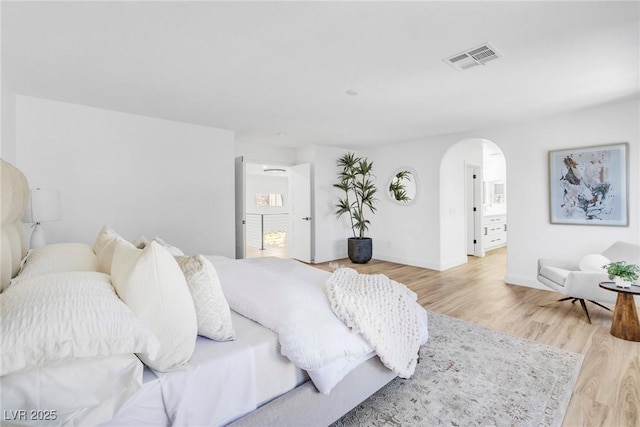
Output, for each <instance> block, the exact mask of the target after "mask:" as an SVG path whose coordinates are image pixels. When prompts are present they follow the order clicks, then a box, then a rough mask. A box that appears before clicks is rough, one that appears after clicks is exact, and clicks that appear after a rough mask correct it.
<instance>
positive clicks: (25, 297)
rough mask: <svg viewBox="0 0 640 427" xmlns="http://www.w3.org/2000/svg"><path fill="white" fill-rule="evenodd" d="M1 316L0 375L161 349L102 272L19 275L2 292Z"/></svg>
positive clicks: (149, 352)
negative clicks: (27, 276) (74, 361)
mask: <svg viewBox="0 0 640 427" xmlns="http://www.w3.org/2000/svg"><path fill="white" fill-rule="evenodd" d="M0 319H1V320H2V322H1V325H0V331H1V332H2V333H1V334H0V343H1V345H0V355H1V356H0V357H1V361H2V363H0V375H6V374H8V373H11V372H15V371H19V370H22V369H27V368H31V367H38V366H45V365H50V364H57V363H60V362H63V361H69V360H71V359H75V358H82V357H104V356H113V355H119V354H127V353H138V354H144V355H145V357H147V358H153V357H155V355H156V353H157V351H158V349H159V343H158V340H157V339H156V337H155V336H154V335H153V334H152V333H151V331H150V330H149V329H148V328H147V327H146V326H145V325H144V324H143V323H142V322H141V321H140V320H138V319H137V318H136V316H135V315H134V314H133V313H132V311H131V310H130V309H129V308H127V306H126V305H125V304H124V303H123V302H122V301H121V300H120V299H119V298H118V296H117V295H116V294H115V292H114V290H113V287H112V286H111V283H110V281H109V276H107V275H106V274H102V273H96V272H67V273H51V274H46V275H41V276H36V277H33V278H31V279H25V280H21V281H19V282H18V283H16V284H14V285H13V286H11V287H10V288H9V289H8V290H7V291H5V292H3V293H2V294H0Z"/></svg>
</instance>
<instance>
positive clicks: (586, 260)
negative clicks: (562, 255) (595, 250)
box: [578, 254, 611, 271]
mask: <svg viewBox="0 0 640 427" xmlns="http://www.w3.org/2000/svg"><path fill="white" fill-rule="evenodd" d="M610 262H611V261H609V258H607V257H606V256H604V255H600V254H589V255H585V256H583V257H582V258H581V259H580V263H579V264H578V265H579V266H580V270H581V271H604V269H603V268H602V267H603V266H605V265H607V264H609V263H610Z"/></svg>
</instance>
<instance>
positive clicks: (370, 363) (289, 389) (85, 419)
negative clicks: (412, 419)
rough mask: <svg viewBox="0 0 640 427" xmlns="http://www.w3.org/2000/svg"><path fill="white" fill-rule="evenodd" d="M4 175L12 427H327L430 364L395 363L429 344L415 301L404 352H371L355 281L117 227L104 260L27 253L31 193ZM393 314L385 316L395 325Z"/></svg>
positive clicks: (102, 239) (100, 245)
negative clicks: (203, 250)
mask: <svg viewBox="0 0 640 427" xmlns="http://www.w3.org/2000/svg"><path fill="white" fill-rule="evenodd" d="M1 166H2V253H1V258H2V283H1V285H2V293H1V294H0V302H1V304H2V307H1V308H2V325H1V326H2V328H3V329H2V337H1V338H2V348H1V350H2V363H1V364H0V369H1V371H2V372H1V374H2V376H1V377H0V392H1V396H0V398H1V399H0V401H1V402H2V403H1V405H2V407H1V408H0V409H1V413H2V416H3V418H2V422H3V424H6V425H70V426H75V425H83V426H84V425H104V426H131V425H136V426H144V425H147V426H161V425H190V426H191V425H208V426H213V425H234V426H249V425H277V426H282V425H292V426H294V425H295V426H299V425H318V426H326V425H329V424H331V423H332V422H333V421H335V420H337V419H338V418H339V417H340V416H342V415H343V414H345V413H346V412H348V411H349V410H350V409H352V408H354V407H355V406H357V405H358V404H359V403H360V402H362V401H363V400H364V399H366V398H367V397H368V396H370V395H371V394H373V393H375V392H376V391H377V390H379V389H380V388H381V387H383V386H384V385H385V384H387V383H388V382H389V381H391V380H392V379H393V378H395V377H396V376H397V375H398V373H400V374H401V375H403V376H407V374H409V375H410V371H411V369H410V366H409V365H411V366H415V362H416V360H415V358H417V350H416V352H415V353H416V354H415V357H414V356H411V357H410V358H408V359H402V360H398V359H397V356H398V354H396V353H397V351H396V347H398V348H399V347H403V346H404V345H405V343H406V345H407V346H409V347H407V348H408V352H409V353H411V351H413V350H412V349H413V348H414V347H415V346H416V343H417V345H418V347H419V345H421V344H422V343H424V342H425V341H426V340H427V338H428V336H427V318H426V312H425V311H424V310H423V309H422V308H421V307H419V306H418V305H417V303H415V295H413V300H412V296H411V293H410V291H408V290H406V295H405V290H404V289H402V287H399V288H397V289H399V291H398V292H400V293H401V294H402V295H400V296H401V297H402V298H404V297H407V299H406V303H405V306H404V309H403V310H404V311H403V313H408V315H409V316H410V320H407V321H405V323H407V324H408V325H410V326H408V327H407V329H406V331H405V330H404V329H403V330H402V332H401V333H397V330H396V334H395V335H396V336H397V337H396V339H397V340H399V341H398V342H396V343H393V345H392V346H391V347H393V348H388V347H389V346H388V343H380V340H378V342H376V341H375V339H373V341H372V338H375V337H372V335H376V332H375V331H376V330H378V329H380V327H379V325H378V326H377V327H376V328H373V329H367V328H368V327H369V325H368V324H365V325H360V326H358V325H359V324H358V323H357V320H358V319H357V317H358V316H356V315H355V314H354V313H353V312H347V311H345V314H343V315H344V316H347V317H346V318H343V317H341V315H342V314H341V313H342V311H340V310H342V308H340V307H343V306H342V305H340V304H341V303H340V301H343V300H344V301H346V300H347V299H348V298H347V296H348V295H347V294H346V293H345V292H347V289H348V288H345V287H341V285H342V282H345V280H346V281H351V282H353V281H355V279H353V278H352V279H349V277H351V276H349V275H350V274H353V272H347V271H346V269H345V271H343V272H342V273H344V274H342V275H341V276H338V275H336V273H333V274H332V273H328V272H325V271H321V270H319V269H316V268H313V267H310V266H307V265H305V264H302V263H300V262H297V261H294V260H284V259H277V258H264V259H253V260H233V259H229V258H225V257H219V256H203V255H192V256H185V255H184V254H182V253H181V251H180V250H179V249H177V248H175V247H172V246H171V245H169V244H167V243H166V242H164V241H162V240H161V239H152V240H151V241H149V240H147V239H145V238H142V237H141V238H138V239H136V240H135V241H132V242H128V241H126V240H125V239H123V238H122V237H121V236H119V235H117V233H116V232H115V231H113V230H111V229H110V228H108V227H105V228H103V229H102V230H100V231H99V232H98V235H97V237H96V241H95V243H94V245H93V246H91V245H88V244H82V243H63V244H55V245H48V246H45V247H44V248H40V249H38V250H33V251H29V252H27V249H26V246H25V232H24V226H23V224H22V223H21V219H22V216H23V214H24V211H25V209H26V206H27V202H28V194H29V189H28V183H27V180H26V178H25V177H24V175H23V174H22V173H21V172H20V171H19V170H18V169H16V168H15V167H13V166H12V165H10V164H8V163H6V162H5V161H4V160H3V161H2V165H1ZM347 273H348V274H347ZM354 277H355V276H354ZM361 279H363V280H373V281H374V282H375V283H373V282H372V284H371V286H370V287H369V289H373V285H375V286H378V285H380V282H381V281H384V280H385V278H384V277H377V276H376V277H366V278H361ZM150 283H151V284H150ZM383 284H384V285H389V284H388V283H387V282H384V283H383ZM392 285H396V284H395V283H392ZM330 289H331V290H332V291H331V293H330V292H329V290H330ZM354 289H356V288H354ZM357 289H360V288H357ZM376 289H377V288H376ZM394 289H396V288H394ZM378 297H379V296H377V295H373V296H372V298H374V299H375V298H378ZM352 299H353V298H352ZM355 299H356V300H358V299H359V297H356V298H355ZM358 304H360V303H358ZM376 304H377V303H376ZM396 305H398V306H401V305H402V304H396ZM345 306H346V303H345ZM395 309H396V308H393V307H392V308H391V309H389V308H386V309H384V310H383V311H381V312H378V313H377V314H376V315H375V317H376V318H377V319H378V321H380V322H382V321H384V322H385V323H386V322H390V321H388V320H386V319H385V316H387V315H388V314H389V313H390V312H391V311H393V310H395ZM344 310H346V308H344ZM414 312H415V313H414ZM366 313H370V311H367V312H366ZM371 313H374V312H371ZM356 314H357V313H356ZM414 314H415V316H414ZM366 315H369V314H366ZM403 315H404V314H403ZM359 316H360V317H362V316H363V314H362V313H360V315H359ZM338 317H341V319H342V320H340V319H339V318H338ZM365 317H366V316H365ZM395 317H402V316H398V315H395ZM350 322H356V323H354V324H351V323H350ZM369 323H372V322H371V321H369ZM373 323H375V321H374V322H373ZM347 324H349V326H347ZM400 326H403V324H400ZM403 327H404V326H403ZM354 328H355V329H357V330H359V332H360V333H354V332H353V330H354ZM358 328H359V329H358ZM418 341H419V342H418ZM407 342H408V343H407ZM385 345H386V347H385ZM405 353H406V352H405ZM381 359H382V360H381ZM398 363H399V364H400V365H399V366H400V368H398V369H395V367H396V366H398ZM385 365H386V366H392V367H394V369H393V370H392V369H389V368H387V367H386V366H385ZM405 365H406V366H407V367H408V368H406V369H405ZM407 369H408V370H409V371H407Z"/></svg>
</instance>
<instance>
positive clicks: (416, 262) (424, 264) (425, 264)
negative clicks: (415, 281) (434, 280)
mask: <svg viewBox="0 0 640 427" xmlns="http://www.w3.org/2000/svg"><path fill="white" fill-rule="evenodd" d="M373 258H374V259H379V260H380V261H389V262H395V263H398V264H405V265H411V266H413V267H420V268H428V269H429V270H438V266H437V265H435V264H431V263H428V262H424V260H421V259H412V258H404V257H398V256H394V255H390V254H384V253H377V252H376V253H374V254H373Z"/></svg>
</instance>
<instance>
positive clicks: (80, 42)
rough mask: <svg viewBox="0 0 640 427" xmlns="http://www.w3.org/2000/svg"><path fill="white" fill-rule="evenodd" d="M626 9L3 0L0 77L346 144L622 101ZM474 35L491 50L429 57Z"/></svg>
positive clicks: (161, 113) (245, 136)
mask: <svg viewBox="0 0 640 427" xmlns="http://www.w3.org/2000/svg"><path fill="white" fill-rule="evenodd" d="M639 22H640V3H639V2H637V1H633V2H612V1H603V2H598V1H568V2H565V1H557V2H553V1H532V2H520V1H512V2H506V1H500V2H489V1H477V2H451V1H449V2H391V1H389V2H269V1H261V2H189V1H177V2H166V1H160V2H152V1H141V2H80V1H77V2H57V1H45V2H7V1H3V2H2V82H3V90H10V91H11V92H15V93H18V94H23V95H30V96H36V97H41V98H47V99H53V100H59V101H64V102H70V103H76V104H83V105H89V106H95V107H100V108H105V109H112V110H117V111H122V112H127V113H133V114H140V115H145V116H151V117H157V118H163V119H169V120H177V121H181V122H188V123H195V124H200V125H205V126H213V127H217V128H223V129H229V130H233V131H235V132H236V140H237V141H242V142H247V143H268V144H274V145H279V146H288V147H296V146H301V145H306V144H325V145H335V146H344V147H352V148H357V147H361V146H372V145H381V144H391V143H397V142H402V141H407V140H416V139H421V138H426V137H429V136H433V135H440V134H446V133H453V132H460V131H468V130H474V129H482V128H487V127H495V126H501V125H505V124H509V123H514V122H518V121H523V120H530V119H532V118H537V117H542V116H545V115H551V114H557V113H561V112H565V111H571V110H576V109H582V108H588V107H591V106H595V105H600V104H604V103H610V102H616V101H619V100H624V99H638V94H639V92H640V89H639V87H640V73H639V68H640V65H639V64H640V43H639V39H640V26H639ZM485 42H489V43H491V44H492V45H493V46H494V47H495V48H496V49H497V50H498V51H499V53H500V54H502V55H503V57H502V58H499V59H497V60H495V61H491V62H489V63H487V64H486V65H485V66H477V67H474V68H471V69H469V70H466V71H462V72H461V71H457V70H455V69H453V68H452V67H450V66H449V65H447V64H446V63H445V62H444V61H443V59H444V58H447V57H449V56H451V55H454V54H456V53H459V52H461V51H463V50H466V49H470V48H474V47H476V46H478V45H480V44H482V43H485ZM350 89H351V90H356V91H358V92H359V95H356V96H353V95H348V94H346V91H347V90H350Z"/></svg>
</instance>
